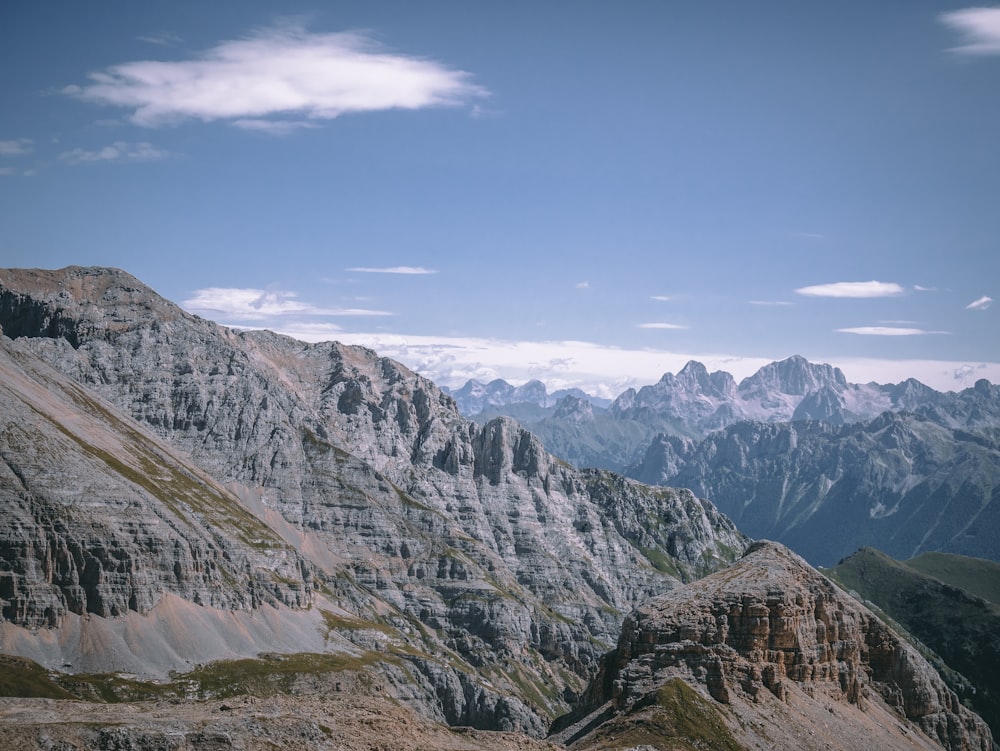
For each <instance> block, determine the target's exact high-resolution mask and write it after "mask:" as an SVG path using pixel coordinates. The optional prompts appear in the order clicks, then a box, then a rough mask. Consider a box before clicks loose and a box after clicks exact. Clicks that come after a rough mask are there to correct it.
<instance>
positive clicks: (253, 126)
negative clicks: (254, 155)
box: [232, 118, 319, 136]
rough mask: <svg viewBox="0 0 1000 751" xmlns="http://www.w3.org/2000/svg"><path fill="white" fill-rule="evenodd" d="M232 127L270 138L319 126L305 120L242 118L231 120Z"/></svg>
mask: <svg viewBox="0 0 1000 751" xmlns="http://www.w3.org/2000/svg"><path fill="white" fill-rule="evenodd" d="M232 124H233V125H235V126H236V127H237V128H241V129H242V130H255V131H257V132H258V133H267V134H268V135H272V136H287V135H288V134H289V133H294V132H295V131H297V130H302V129H303V128H318V127H319V125H317V124H316V123H311V122H308V121H306V120H254V119H251V118H244V119H241V120H233V123H232Z"/></svg>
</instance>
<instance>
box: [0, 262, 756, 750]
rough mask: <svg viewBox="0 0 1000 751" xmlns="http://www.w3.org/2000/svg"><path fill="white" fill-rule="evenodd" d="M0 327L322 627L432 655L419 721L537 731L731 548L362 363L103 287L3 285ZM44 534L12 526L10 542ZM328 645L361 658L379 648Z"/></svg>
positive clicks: (352, 353) (414, 380) (724, 523)
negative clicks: (629, 637) (262, 541)
mask: <svg viewBox="0 0 1000 751" xmlns="http://www.w3.org/2000/svg"><path fill="white" fill-rule="evenodd" d="M0 325H2V326H3V327H4V330H5V332H7V333H8V334H9V335H10V336H15V337H18V338H17V339H16V347H17V348H18V349H19V350H20V351H23V352H25V353H27V352H28V351H30V352H31V353H33V354H34V355H36V356H37V357H39V358H42V359H43V360H45V361H46V362H47V363H50V364H51V365H52V366H54V367H56V368H57V369H58V370H60V371H61V372H62V373H63V374H64V375H65V376H68V377H70V378H72V379H73V380H74V381H76V382H77V383H79V384H82V385H83V386H84V387H85V388H86V389H89V390H90V391H92V392H93V393H95V394H97V395H99V398H101V399H104V400H106V401H107V402H108V403H109V405H113V408H115V409H117V410H120V411H121V412H122V413H124V414H125V415H127V416H128V417H127V418H126V419H130V420H135V421H137V422H138V423H139V424H140V425H141V426H142V427H141V430H142V431H150V432H151V433H153V434H154V435H155V436H156V438H157V439H158V440H161V441H164V442H166V443H168V444H169V445H170V446H171V447H172V450H173V451H175V452H178V453H179V454H182V455H185V456H188V457H190V460H191V461H192V462H193V463H194V464H195V465H196V466H197V467H198V468H199V469H198V471H199V472H207V473H208V474H209V475H211V479H212V481H213V482H214V483H216V485H221V486H223V488H224V489H225V491H226V492H227V493H229V494H230V495H229V496H227V497H235V498H238V499H239V501H240V503H241V504H243V506H242V508H243V509H244V510H245V511H246V510H249V511H251V512H252V513H253V514H254V516H255V518H256V520H260V521H263V522H265V523H266V524H267V526H268V527H269V529H270V530H272V534H274V535H277V536H280V538H281V542H282V544H285V545H287V546H291V547H293V548H294V549H295V551H297V554H298V555H300V556H301V558H302V559H303V560H305V561H307V562H308V564H307V565H303V566H302V569H303V570H304V571H307V573H308V575H309V576H310V577H312V578H313V581H312V584H311V586H312V585H314V586H315V587H316V588H317V589H318V590H320V591H321V592H323V593H325V596H326V597H329V598H331V599H332V600H333V601H335V603H336V605H337V607H339V608H342V609H343V610H344V611H347V612H349V613H351V614H353V616H354V617H355V618H358V619H361V620H363V621H365V622H372V623H376V624H378V625H379V626H380V627H382V628H386V629H388V631H389V633H390V637H389V638H390V639H391V640H394V641H395V643H396V644H399V645H401V647H400V648H403V647H405V649H406V650H407V651H408V652H410V653H415V654H417V655H448V659H447V660H446V667H441V668H439V669H437V670H435V671H426V670H424V671H423V673H422V674H423V675H424V679H420V680H426V681H429V682H430V683H429V684H428V685H430V686H432V690H431V692H430V693H431V694H433V696H432V697H431V700H432V701H436V702H438V709H437V710H429V711H439V712H444V713H446V714H447V716H448V717H449V719H452V720H453V721H456V722H466V721H468V722H473V723H482V724H483V725H484V726H489V725H490V723H496V722H500V723H501V724H504V723H509V724H510V725H511V726H512V727H521V728H523V729H528V730H535V731H537V730H538V729H539V728H541V727H542V726H543V724H544V720H542V719H541V718H542V717H551V716H553V715H554V714H555V713H557V712H559V711H562V710H563V709H564V708H565V707H566V697H567V696H568V695H570V694H572V693H573V692H575V691H578V690H579V689H581V688H582V686H583V684H584V680H585V677H586V676H587V675H589V674H590V672H591V671H592V670H593V669H594V668H595V667H596V664H597V661H598V659H599V657H600V655H601V654H602V652H603V651H604V650H605V649H606V648H607V647H609V646H610V645H611V644H613V643H614V640H615V638H616V636H617V633H618V628H619V625H620V623H621V618H622V614H623V613H624V612H627V611H628V610H630V609H631V608H632V607H634V605H635V604H636V603H638V602H640V601H641V600H643V599H645V598H646V597H648V596H649V595H651V594H652V593H654V592H658V591H662V590H663V589H664V588H669V587H670V586H673V585H675V584H676V583H677V582H678V581H679V580H681V579H684V580H687V579H690V578H693V577H696V576H699V575H701V574H703V573H706V572H708V571H710V570H714V569H715V568H717V567H718V566H721V565H724V564H725V563H727V562H729V561H731V560H732V559H733V558H734V557H735V556H736V555H738V554H739V553H740V552H741V551H742V549H743V548H744V547H745V545H746V538H745V537H743V536H742V535H741V534H740V533H739V532H737V530H736V529H735V527H734V526H733V525H732V523H731V522H730V521H729V520H728V519H726V518H725V517H724V516H722V515H721V514H719V513H718V512H717V511H716V510H715V509H714V507H712V506H711V504H709V503H707V502H703V501H699V500H697V499H696V498H694V496H692V495H690V494H689V493H686V492H679V491H673V490H668V489H663V488H649V487H646V486H642V485H640V484H638V483H636V482H634V481H628V480H624V479H623V478H620V477H617V476H613V475H611V474H609V473H604V472H589V473H585V472H580V471H578V470H575V469H573V468H572V467H570V466H568V465H566V464H565V463H564V462H560V461H559V460H557V459H555V458H553V457H552V456H551V455H549V454H548V453H546V452H545V451H544V449H543V448H542V446H541V444H540V443H539V442H538V440H537V439H535V438H534V437H533V436H532V435H531V434H530V433H528V432H527V431H525V430H524V429H523V428H521V427H520V426H519V425H517V424H516V423H514V422H512V421H510V420H508V419H497V420H494V421H491V422H489V423H487V424H486V425H484V426H477V425H475V424H474V423H471V422H469V421H468V420H467V419H465V418H463V417H462V416H461V415H460V414H459V413H458V411H457V409H456V407H455V403H454V401H453V400H452V399H451V398H450V397H449V396H447V395H445V394H443V393H442V392H441V391H440V390H439V389H438V388H437V387H436V386H435V385H434V384H432V383H431V382H429V381H427V380H425V379H423V378H421V377H419V376H417V375H416V374H414V373H412V372H411V371H409V370H407V369H406V368H405V367H403V366H402V365H400V364H399V363H396V362H393V361H391V360H388V359H385V358H380V357H378V355H377V354H375V353H374V352H371V351H370V350H366V349H363V348H358V347H345V346H343V345H340V344H337V343H332V342H328V343H323V344H316V345H310V344H303V343H302V342H298V341H295V340H292V339H289V338H286V337H282V336H279V335H276V334H273V333H270V332H264V331H258V332H234V331H231V330H228V329H225V328H223V327H220V326H218V325H216V324H213V323H210V322H208V321H205V320H202V319H199V318H197V317H195V316H190V315H188V314H186V313H184V312H183V311H182V310H180V309H179V308H177V307H176V306H175V305H173V304H172V303H169V302H168V301H166V300H163V299H162V298H160V297H158V296H157V295H156V294H155V293H154V292H152V290H149V289H148V288H146V287H144V286H143V285H142V284H141V283H140V282H138V281H137V280H135V279H134V278H133V277H130V276H129V275H127V274H125V273H124V272H121V271H117V270H111V269H83V268H77V267H70V268H68V269H63V270H60V271H38V270H27V271H25V270H20V271H17V270H7V271H0ZM82 393H87V392H82ZM29 424H30V421H29ZM90 471H91V468H85V469H83V470H81V471H80V472H73V473H69V474H67V476H66V477H65V478H64V479H63V481H62V482H63V484H64V485H66V484H69V483H72V482H76V481H77V480H76V478H78V477H85V476H87V474H88V473H89V472H90ZM41 524H42V522H41V519H40V518H39V517H38V515H37V514H27V515H26V516H25V523H24V527H25V528H26V529H27V532H26V534H28V535H35V534H37V531H36V530H37V529H38V527H39V526H41ZM8 534H9V535H10V536H11V537H12V539H16V534H20V533H16V534H15V533H14V532H9V533H8ZM102 534H103V533H102ZM230 534H231V533H230ZM224 536H225V535H224ZM101 539H103V538H102V537H101V536H98V537H97V538H95V539H93V540H88V541H87V542H86V543H85V547H89V548H95V547H97V546H98V545H100V544H102V543H101V542H100V540H101ZM11 549H12V550H13V549H14V548H13V547H12V548H11ZM18 550H19V551H21V552H17V553H16V554H12V556H11V558H13V559H16V560H18V561H20V560H22V559H26V558H31V555H29V554H28V553H26V552H24V549H21V548H19V549H18ZM159 568H160V567H159V566H157V567H156V569H157V571H159ZM164 570H165V569H164ZM301 578H302V580H303V582H304V581H305V575H303V576H302V577H301ZM293 579H294V577H293ZM237 585H238V587H237V588H239V587H242V586H243V585H242V584H240V580H238V581H237ZM279 591H280V592H283V591H284V590H279ZM289 591H295V590H294V588H292V589H290V590H289ZM179 594H181V596H188V594H187V593H186V592H184V591H180V592H179ZM151 596H152V595H151ZM234 596H235V595H234ZM241 596H242V597H243V598H244V599H245V600H247V601H248V602H252V598H251V597H250V595H249V593H245V594H244V595H241ZM273 596H276V597H277V596H278V595H277V594H275V595H273ZM282 596H283V597H284V595H282ZM219 604H224V603H221V602H220V603H219ZM107 615H114V613H113V612H110V611H109V612H108V613H107ZM341 633H342V634H343V635H345V636H348V637H349V638H354V639H357V640H358V642H359V643H361V644H365V645H367V644H368V643H369V641H370V639H371V636H372V633H377V631H376V632H372V631H371V630H361V631H360V632H358V631H357V630H352V629H341ZM421 664H426V663H421ZM418 672H419V671H418ZM428 676H430V677H428ZM463 676H465V677H463ZM468 676H472V678H471V679H470V678H468ZM470 680H471V682H470ZM442 686H443V687H445V688H440V689H439V687H442ZM470 686H477V687H478V688H476V689H475V690H472V689H470V688H469V687H470ZM525 687H529V688H527V689H526V688H525ZM426 693H427V692H425V694H426ZM529 695H530V697H531V698H530V699H527V698H526V699H525V700H524V701H522V700H521V699H518V700H517V701H516V702H515V701H513V700H511V701H504V700H502V699H503V697H504V696H520V697H528V696H529ZM435 697H436V698H435ZM484 697H491V698H484ZM500 718H504V719H503V720H502V722H501V719H500Z"/></svg>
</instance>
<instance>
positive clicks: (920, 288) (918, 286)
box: [913, 284, 937, 292]
mask: <svg viewBox="0 0 1000 751" xmlns="http://www.w3.org/2000/svg"><path fill="white" fill-rule="evenodd" d="M913 289H915V290H916V291H917V292H937V288H936V287H925V286H923V285H922V284H914V285H913Z"/></svg>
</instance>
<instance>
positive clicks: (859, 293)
mask: <svg viewBox="0 0 1000 751" xmlns="http://www.w3.org/2000/svg"><path fill="white" fill-rule="evenodd" d="M795 292H796V293H797V294H800V295H807V296H809V297H894V296H895V295H901V294H903V288H902V287H900V286H899V285H898V284H896V283H895V282H875V281H872V282H834V283H833V284H815V285H813V286H810V287H799V288H798V289H797V290H795Z"/></svg>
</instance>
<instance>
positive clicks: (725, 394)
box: [511, 357, 1000, 565]
mask: <svg viewBox="0 0 1000 751" xmlns="http://www.w3.org/2000/svg"><path fill="white" fill-rule="evenodd" d="M511 411H512V414H513V413H515V412H514V411H513V410H511ZM522 422H523V423H524V424H525V425H526V426H527V427H529V428H530V429H531V430H532V431H533V432H534V433H535V434H536V435H538V436H539V437H540V438H541V440H542V441H543V443H544V444H545V445H546V448H548V449H549V450H551V451H553V452H554V453H555V454H556V455H558V456H561V457H563V458H565V459H567V461H571V462H574V463H577V464H579V465H581V466H600V467H612V468H615V469H617V470H619V471H622V472H624V473H625V474H627V475H628V476H630V477H634V478H636V479H639V480H641V481H642V482H645V483H649V484H655V485H666V486H677V487H686V488H691V489H692V490H693V491H694V492H695V493H696V494H697V495H699V496H702V497H706V498H711V499H712V501H713V502H714V503H715V504H716V505H717V506H718V508H719V509H721V510H722V511H723V512H724V513H726V514H727V515H728V516H729V517H730V518H732V519H733V520H734V521H735V522H736V523H737V525H738V526H739V527H740V529H742V530H743V531H745V532H746V533H747V534H749V535H750V536H752V537H755V538H768V539H774V540H778V541H780V542H783V543H785V544H787V545H789V546H790V547H792V548H793V549H794V550H796V551H797V552H798V553H800V554H801V555H804V556H805V557H806V558H807V559H808V560H810V561H811V562H813V563H815V564H821V565H833V564H834V563H836V562H837V561H838V560H839V559H841V558H843V557H845V556H847V555H849V554H850V553H852V552H854V551H855V550H857V549H858V548H859V547H863V546H872V547H876V548H878V549H880V550H883V551H885V552H886V553H888V554H890V555H892V556H896V557H901V558H910V557H913V556H915V555H918V554H920V553H921V552H925V551H933V550H942V551H948V552H952V553H959V554H963V555H969V556H977V557H983V558H991V559H994V560H1000V545H997V543H996V540H997V539H998V532H1000V443H998V439H1000V387H997V386H994V385H992V384H990V383H989V382H988V381H986V380H979V381H977V382H976V384H975V385H974V386H973V387H971V388H966V389H963V390H961V391H959V392H939V391H935V390H934V389H931V388H929V387H927V386H925V385H923V384H921V383H919V382H918V381H915V380H912V379H911V380H908V381H904V382H903V383H900V384H889V385H880V384H875V383H869V384H851V383H848V382H847V380H846V379H845V378H844V376H843V373H841V371H840V370H839V369H837V368H834V367H832V366H830V365H817V364H813V363H810V362H808V361H806V360H805V359H803V358H801V357H790V358H788V359H786V360H782V361H780V362H774V363H771V364H769V365H766V366H765V367H763V368H761V369H760V370H759V371H758V372H757V373H755V374H754V375H752V376H750V377H748V378H746V379H744V380H743V381H741V382H740V383H739V384H737V383H736V382H735V380H734V379H733V378H732V376H731V375H729V374H728V373H725V372H721V371H717V372H714V373H709V372H708V371H707V370H706V368H705V367H704V366H703V365H701V364H700V363H696V362H689V363H688V364H687V365H686V366H685V367H684V368H683V369H682V370H681V371H680V372H679V373H678V374H677V375H674V374H672V373H667V374H666V375H664V376H663V378H662V379H661V380H660V381H659V382H658V383H656V384H653V385H651V386H645V387H643V388H641V389H639V390H632V389H630V390H628V391H626V392H624V393H623V394H621V395H620V396H619V397H618V398H617V399H616V400H615V401H614V402H613V403H612V404H611V406H610V407H609V408H607V409H606V410H602V409H600V408H597V407H593V406H592V405H590V404H588V403H587V402H586V401H585V400H582V399H580V398H579V397H575V396H567V397H564V398H563V400H562V401H561V402H560V403H559V405H558V406H557V407H556V408H554V409H553V410H552V411H551V414H549V415H547V416H545V417H544V418H543V419H541V420H539V421H537V422H533V421H531V420H528V419H524V418H523V417H522ZM636 452H638V453H636ZM630 457H631V459H630ZM831 525H836V528H837V529H838V534H837V535H830V534H828V530H829V528H830V527H831Z"/></svg>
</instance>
